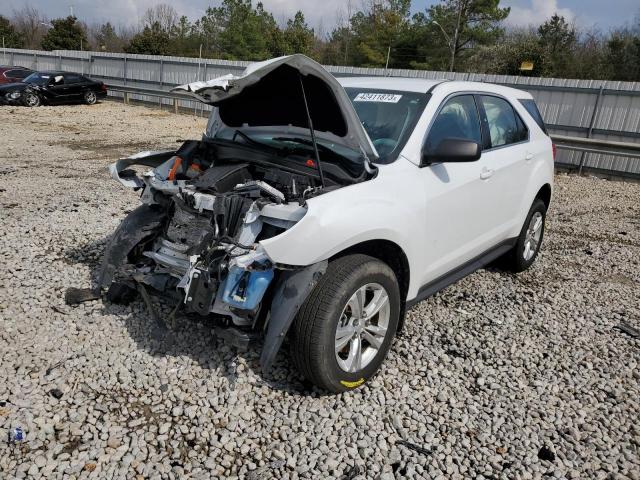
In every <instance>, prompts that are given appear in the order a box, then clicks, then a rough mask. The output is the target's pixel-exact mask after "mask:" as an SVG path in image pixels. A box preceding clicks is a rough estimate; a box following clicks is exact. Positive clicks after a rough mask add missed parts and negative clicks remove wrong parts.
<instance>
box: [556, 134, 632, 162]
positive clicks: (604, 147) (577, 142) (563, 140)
mask: <svg viewBox="0 0 640 480" xmlns="http://www.w3.org/2000/svg"><path fill="white" fill-rule="evenodd" d="M551 139H552V140H553V141H554V143H555V144H556V148H560V149H565V150H575V151H578V152H587V153H602V154H605V155H617V156H623V157H627V158H640V143H631V142H615V141H613V140H599V139H596V138H582V137H567V136H565V135H553V134H552V135H551Z"/></svg>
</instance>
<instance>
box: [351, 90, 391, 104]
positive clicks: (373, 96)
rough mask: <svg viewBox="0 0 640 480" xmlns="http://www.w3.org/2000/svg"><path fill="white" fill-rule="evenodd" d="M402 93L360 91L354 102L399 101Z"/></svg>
mask: <svg viewBox="0 0 640 480" xmlns="http://www.w3.org/2000/svg"><path fill="white" fill-rule="evenodd" d="M401 98H402V95H396V94H394V93H364V92H362V93H359V94H358V95H356V98H354V99H353V101H354V102H385V103H398V102H399V101H400V99H401Z"/></svg>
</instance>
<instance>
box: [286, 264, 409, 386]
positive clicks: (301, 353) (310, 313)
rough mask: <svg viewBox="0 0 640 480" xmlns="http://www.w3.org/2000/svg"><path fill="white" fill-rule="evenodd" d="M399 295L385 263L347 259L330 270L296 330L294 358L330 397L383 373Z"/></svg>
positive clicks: (303, 309) (302, 312)
mask: <svg viewBox="0 0 640 480" xmlns="http://www.w3.org/2000/svg"><path fill="white" fill-rule="evenodd" d="M399 315H400V291H399V288H398V282H397V280H396V276H395V274H394V273H393V271H392V270H391V268H389V266H388V265H386V264H385V263H383V262H381V261H379V260H377V259H375V258H373V257H369V256H367V255H360V254H357V255H349V256H345V257H342V258H339V259H337V260H335V261H333V262H332V263H330V264H329V268H328V269H327V272H326V273H325V275H323V277H322V279H321V280H320V282H319V283H318V285H316V287H315V289H314V290H313V291H312V292H311V294H310V295H309V297H308V298H307V300H306V301H305V303H304V304H303V306H302V307H301V308H300V311H299V313H298V315H297V317H296V320H295V322H294V325H293V328H292V334H291V336H292V338H291V348H292V358H293V362H294V363H295V365H296V367H297V368H298V370H299V371H300V372H301V373H302V374H303V375H304V376H305V377H306V378H307V379H308V380H309V381H311V382H313V383H314V384H316V385H317V386H319V387H320V388H323V389H325V390H329V391H332V392H343V391H345V390H349V389H351V388H355V387H358V386H360V385H362V384H363V383H364V382H366V381H367V380H368V379H369V378H371V377H372V376H373V375H374V374H375V373H376V372H377V371H378V369H379V368H380V365H381V364H382V362H383V360H384V358H385V357H386V355H387V352H388V350H389V347H390V346H391V342H392V340H393V337H394V336H395V333H396V328H397V326H398V319H399Z"/></svg>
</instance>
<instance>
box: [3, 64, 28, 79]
mask: <svg viewBox="0 0 640 480" xmlns="http://www.w3.org/2000/svg"><path fill="white" fill-rule="evenodd" d="M32 73H33V70H31V69H30V68H25V67H12V66H9V65H0V83H17V82H21V81H22V80H24V79H25V78H27V77H28V76H29V75H31V74H32Z"/></svg>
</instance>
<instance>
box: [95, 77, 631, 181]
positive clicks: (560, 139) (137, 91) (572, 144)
mask: <svg viewBox="0 0 640 480" xmlns="http://www.w3.org/2000/svg"><path fill="white" fill-rule="evenodd" d="M107 89H108V91H112V92H121V93H123V94H124V102H125V103H126V104H128V103H129V101H130V96H131V95H142V96H147V97H156V98H159V99H163V98H164V99H170V100H173V109H174V112H175V113H178V112H179V102H180V101H181V100H185V101H190V102H193V101H194V98H193V97H191V96H189V95H185V94H180V93H173V92H167V91H165V90H158V89H152V88H141V87H130V86H125V85H110V84H107ZM161 101H162V100H161ZM195 111H196V110H195V109H194V112H195ZM550 137H551V139H552V140H553V142H554V143H555V145H556V148H558V149H562V150H573V151H578V152H584V153H599V154H605V155H614V156H620V157H624V158H640V143H631V142H617V141H612V140H600V139H594V138H584V137H569V136H565V135H555V134H551V135H550ZM578 169H579V172H580V173H582V169H583V161H582V162H581V163H580V165H579V166H578Z"/></svg>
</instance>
